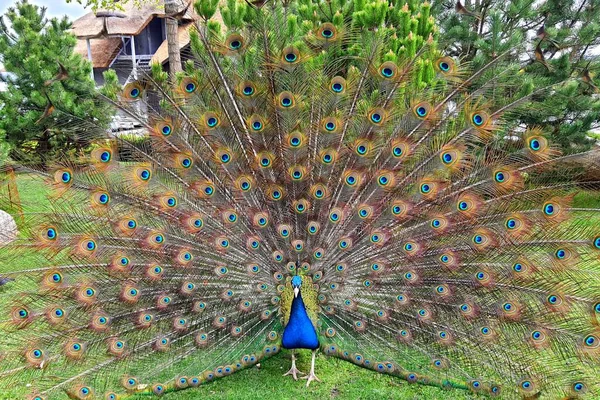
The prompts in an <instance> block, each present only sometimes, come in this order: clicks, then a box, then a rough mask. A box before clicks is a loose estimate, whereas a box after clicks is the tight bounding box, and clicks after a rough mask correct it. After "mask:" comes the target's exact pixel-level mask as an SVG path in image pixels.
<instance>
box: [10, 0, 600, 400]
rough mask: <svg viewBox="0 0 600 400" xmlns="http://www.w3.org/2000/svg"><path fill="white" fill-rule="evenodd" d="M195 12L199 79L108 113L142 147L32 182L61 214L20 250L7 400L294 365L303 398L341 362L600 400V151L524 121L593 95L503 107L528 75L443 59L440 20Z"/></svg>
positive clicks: (36, 217)
mask: <svg viewBox="0 0 600 400" xmlns="http://www.w3.org/2000/svg"><path fill="white" fill-rule="evenodd" d="M459 4H460V3H459ZM463 7H464V6H463ZM195 9H196V12H197V14H198V16H199V18H198V21H197V22H196V29H194V31H193V32H192V33H191V35H190V43H191V45H190V47H191V52H190V55H189V57H187V58H188V59H187V60H186V61H185V63H184V64H185V68H184V71H183V72H182V73H178V74H174V76H171V77H169V76H168V75H167V73H166V72H163V71H161V70H160V68H157V67H153V70H152V71H151V72H149V73H146V74H145V73H141V72H140V73H139V75H138V77H137V78H136V79H135V80H132V81H129V82H127V83H126V84H124V85H123V86H121V87H120V89H119V91H118V92H116V91H113V92H111V91H109V90H104V91H102V92H99V93H95V94H90V96H95V97H96V98H97V100H98V101H102V102H108V103H110V104H112V105H113V106H114V107H115V109H118V112H119V113H121V114H122V115H126V116H128V117H129V118H132V119H135V120H136V121H138V122H139V124H141V125H142V126H143V127H144V130H145V131H147V133H148V137H147V140H145V141H140V140H133V139H131V138H128V137H125V136H119V135H108V136H101V137H100V136H98V135H105V132H104V131H103V130H102V129H101V128H100V127H96V126H95V124H94V121H79V120H76V119H75V117H74V119H73V124H74V126H76V127H77V129H78V130H79V131H80V135H81V136H82V137H85V138H93V145H92V146H91V149H90V151H89V152H82V153H81V154H80V155H77V156H74V155H73V154H72V153H69V155H67V154H65V157H64V158H62V159H59V160H56V161H54V162H53V164H51V165H50V166H49V167H47V168H42V167H36V166H31V165H22V166H20V167H18V168H19V170H20V171H28V172H31V173H36V174H38V175H39V176H41V177H42V179H43V180H44V182H45V183H46V185H47V188H48V191H49V195H48V196H49V200H50V201H49V203H48V205H44V206H43V209H41V210H38V211H36V212H28V213H26V214H25V223H20V225H19V230H20V233H19V236H18V238H17V239H16V240H14V241H13V242H12V243H10V244H3V245H2V247H1V248H0V271H1V274H2V277H3V278H5V279H6V282H5V284H3V285H2V286H1V287H0V304H2V309H1V310H0V314H1V317H0V330H1V338H0V350H1V357H2V361H1V363H0V385H1V386H2V392H3V394H5V393H8V395H9V396H13V397H18V396H20V395H22V394H23V391H27V393H28V395H29V396H30V397H29V398H30V399H54V398H66V397H68V398H72V399H92V398H104V399H111V400H114V399H124V398H129V397H133V396H138V395H152V394H154V395H156V396H160V395H163V394H165V393H168V392H173V391H177V390H181V389H189V390H194V389H191V388H195V387H197V386H199V385H201V384H204V383H208V382H212V381H215V380H218V379H221V378H224V379H227V378H226V377H227V376H228V375H231V374H233V373H234V372H236V371H240V370H242V369H245V368H249V367H252V366H255V365H257V364H258V363H260V362H264V361H265V360H267V359H268V358H269V357H271V356H273V355H275V354H277V353H279V352H280V351H282V350H285V351H290V352H291V353H292V365H291V368H290V370H289V371H288V372H287V373H286V374H285V375H290V376H291V378H283V377H282V378H281V379H292V378H293V379H298V378H299V377H300V376H301V375H305V376H304V378H306V380H307V382H306V385H307V386H308V385H309V384H311V383H312V382H315V381H318V380H319V379H318V378H317V373H316V371H315V362H314V360H315V354H317V352H321V353H323V354H324V356H326V357H335V358H338V359H342V360H346V361H348V362H350V363H353V364H356V365H358V366H360V367H364V368H366V369H369V370H372V371H373V373H381V374H388V375H391V376H393V377H397V378H398V379H401V380H404V381H407V382H410V383H416V384H422V385H430V386H435V387H438V388H440V390H448V392H440V393H443V394H441V395H440V397H446V396H447V397H448V398H452V396H453V395H452V390H460V389H462V390H469V391H471V392H473V393H474V394H475V395H489V396H500V397H502V398H509V399H510V398H521V397H523V398H546V399H556V398H569V399H574V398H582V397H586V396H589V397H591V398H596V396H598V394H599V393H600V381H599V380H598V376H600V375H598V374H599V373H600V328H599V325H600V280H599V279H598V274H599V273H600V209H598V208H593V206H592V207H586V206H585V205H581V204H580V203H578V200H577V199H578V198H577V194H578V193H579V192H580V191H582V190H587V189H594V188H595V189H597V188H598V184H599V183H600V162H599V160H600V152H599V151H598V149H597V148H596V149H592V150H589V151H586V152H583V153H579V154H566V153H562V152H561V150H560V149H559V148H558V147H557V146H554V145H553V144H552V143H551V141H550V139H549V134H548V132H545V131H544V129H542V128H541V127H536V126H525V125H514V124H511V123H509V122H508V118H506V119H505V116H507V115H514V113H518V112H519V110H520V109H523V108H527V107H529V106H530V104H533V103H532V102H533V101H534V100H535V98H536V97H539V96H551V95H555V90H554V89H555V88H556V86H557V85H567V84H573V83H574V84H575V85H579V84H581V85H582V86H585V82H580V81H581V80H580V79H579V78H578V77H565V80H564V82H560V83H557V84H550V85H548V86H547V87H541V88H534V89H531V90H529V91H522V93H521V95H520V96H518V97H517V100H511V101H510V102H507V101H506V99H505V98H503V96H502V95H499V94H498V93H502V91H499V92H498V85H499V77H500V76H507V75H508V74H511V73H520V72H519V71H518V70H515V69H508V68H507V69H501V68H497V66H498V65H500V63H501V62H502V60H503V57H505V56H506V55H507V54H525V53H519V52H521V51H529V53H528V54H530V55H531V57H532V59H533V60H534V61H533V63H535V62H536V61H535V59H534V58H533V54H534V52H533V50H532V49H529V50H527V49H517V48H515V49H509V50H508V51H507V52H505V53H498V54H495V55H494V57H492V59H491V61H489V62H486V63H483V64H481V65H478V66H475V64H474V63H471V62H466V61H464V60H459V59H455V58H452V57H449V56H446V55H444V54H443V53H442V52H441V51H440V50H439V49H438V47H437V44H436V43H437V42H436V40H435V37H436V35H438V34H439V32H438V31H437V28H436V26H435V21H434V19H433V17H432V16H431V14H430V9H431V6H430V4H429V3H426V2H425V3H422V2H418V1H406V2H405V1H389V2H388V1H384V0H373V1H372V0H369V1H366V0H356V1H353V2H348V1H343V0H332V1H310V0H285V1H281V2H280V1H276V0H271V1H254V2H246V1H236V0H228V1H227V2H226V3H224V4H221V5H219V2H218V1H215V0H207V1H200V2H197V3H196V5H195ZM460 14H462V15H461V16H460V18H475V19H478V18H480V17H479V16H473V15H470V14H469V13H465V12H462V13H460ZM538 66H539V67H542V68H543V66H540V65H538ZM58 73H59V75H57V76H58V78H56V79H49V80H48V84H47V87H48V95H47V98H48V107H47V109H48V110H49V111H48V112H45V113H44V116H43V117H47V116H48V115H51V114H52V113H60V112H62V111H61V108H60V99H56V98H53V97H52V92H51V88H52V87H53V86H54V85H63V84H69V79H70V78H69V76H68V71H66V70H65V68H63V67H61V68H60V70H59V71H58ZM71 84H72V83H71ZM504 85H506V84H504ZM502 89H503V90H510V88H507V87H503V88H502ZM519 89H520V88H515V89H514V90H515V93H517V92H518V91H519ZM511 121H514V119H512V120H511ZM296 349H310V350H311V351H312V366H311V369H310V371H305V372H304V373H303V372H300V371H299V370H298V368H297V367H296V363H295V361H296V358H295V351H296ZM317 384H318V383H313V385H317ZM13 388H14V389H13ZM12 390H14V392H12ZM11 393H12V394H11Z"/></svg>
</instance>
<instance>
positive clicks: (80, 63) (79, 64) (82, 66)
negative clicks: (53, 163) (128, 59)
mask: <svg viewBox="0 0 600 400" xmlns="http://www.w3.org/2000/svg"><path fill="white" fill-rule="evenodd" d="M70 27H71V24H70V22H69V21H68V20H67V19H66V18H63V19H61V20H59V19H56V18H52V19H47V18H46V17H45V9H44V8H40V7H38V6H35V5H33V4H30V3H29V2H28V1H27V0H21V1H19V2H17V3H16V4H15V5H14V7H11V8H9V9H8V11H7V13H6V15H5V16H3V17H2V20H1V24H0V57H1V58H2V61H3V63H4V67H5V69H6V71H7V72H9V73H10V76H9V78H7V79H6V84H7V88H6V91H4V92H0V104H1V108H0V137H2V138H4V140H6V142H7V143H9V144H10V145H11V146H12V148H13V155H15V154H19V158H21V159H22V160H26V161H29V162H36V163H39V162H48V161H50V160H52V159H53V158H55V157H58V156H60V157H64V156H65V155H66V154H71V155H73V154H75V153H76V152H79V151H81V150H82V149H84V148H85V147H86V146H87V145H88V144H89V143H90V140H92V139H93V138H94V137H95V136H97V135H98V134H100V132H101V130H102V128H103V127H105V126H107V125H108V122H109V121H110V117H111V111H110V107H109V105H108V104H106V103H105V102H99V101H98V99H97V97H96V95H95V84H94V81H93V80H92V79H91V77H90V73H91V66H90V64H89V63H88V62H87V61H85V60H84V59H83V58H82V57H81V56H79V55H77V54H74V53H73V49H74V47H75V44H76V39H75V37H74V36H73V35H71V34H70V33H68V29H69V28H70ZM61 66H62V67H61ZM63 67H64V70H65V71H66V72H67V73H66V75H64V76H62V77H61V76H60V75H59V72H60V71H61V69H62V68H63ZM23 158H24V159H23Z"/></svg>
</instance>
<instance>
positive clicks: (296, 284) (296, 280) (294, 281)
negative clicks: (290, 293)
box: [292, 275, 302, 297]
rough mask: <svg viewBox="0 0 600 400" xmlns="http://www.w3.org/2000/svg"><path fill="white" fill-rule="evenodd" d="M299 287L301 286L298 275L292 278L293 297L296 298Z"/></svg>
mask: <svg viewBox="0 0 600 400" xmlns="http://www.w3.org/2000/svg"><path fill="white" fill-rule="evenodd" d="M300 286H302V278H301V277H300V275H295V276H294V277H293V278H292V287H293V288H294V297H298V293H300Z"/></svg>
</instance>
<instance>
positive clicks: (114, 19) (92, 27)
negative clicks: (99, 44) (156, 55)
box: [72, 0, 197, 39]
mask: <svg viewBox="0 0 600 400" xmlns="http://www.w3.org/2000/svg"><path fill="white" fill-rule="evenodd" d="M177 1H178V4H179V8H178V13H180V14H181V20H183V21H186V20H187V21H193V20H195V19H196V18H197V17H196V16H195V14H194V11H193V7H191V0H177ZM165 16H166V15H165V12H164V0H158V1H157V2H156V3H154V2H150V4H147V3H146V4H142V5H140V6H139V7H137V6H136V5H135V4H134V2H133V1H132V0H130V1H128V2H127V3H125V4H124V5H123V10H116V11H109V10H98V11H96V12H95V13H94V12H90V13H87V14H85V15H84V16H82V17H80V18H78V19H77V20H75V21H74V22H73V28H72V32H73V34H74V35H75V36H77V37H78V38H79V39H88V38H98V37H106V36H135V35H138V34H139V33H140V32H141V31H142V30H143V29H144V28H145V27H146V25H148V24H149V23H150V21H152V20H153V19H154V18H155V17H158V18H165Z"/></svg>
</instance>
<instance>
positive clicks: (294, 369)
mask: <svg viewBox="0 0 600 400" xmlns="http://www.w3.org/2000/svg"><path fill="white" fill-rule="evenodd" d="M297 374H302V375H306V374H305V373H304V372H302V371H300V370H299V369H298V368H296V350H292V368H290V370H289V371H288V372H286V373H285V374H283V376H287V375H292V377H294V380H295V381H297V380H298V376H297Z"/></svg>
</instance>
